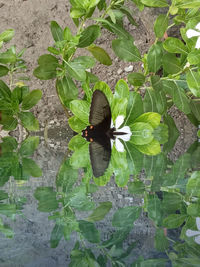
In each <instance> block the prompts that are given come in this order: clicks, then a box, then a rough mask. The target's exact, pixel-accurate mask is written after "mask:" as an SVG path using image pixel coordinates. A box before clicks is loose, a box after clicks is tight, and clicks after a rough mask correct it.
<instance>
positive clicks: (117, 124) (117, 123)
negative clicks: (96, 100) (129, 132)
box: [115, 115, 124, 129]
mask: <svg viewBox="0 0 200 267" xmlns="http://www.w3.org/2000/svg"><path fill="white" fill-rule="evenodd" d="M123 122H124V116H123V115H119V116H117V118H116V120H115V127H116V129H118V128H119V127H120V126H121V125H122V123H123Z"/></svg>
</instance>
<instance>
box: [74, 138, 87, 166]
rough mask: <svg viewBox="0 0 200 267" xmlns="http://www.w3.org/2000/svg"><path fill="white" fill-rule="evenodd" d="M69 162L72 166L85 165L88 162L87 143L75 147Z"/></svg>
mask: <svg viewBox="0 0 200 267" xmlns="http://www.w3.org/2000/svg"><path fill="white" fill-rule="evenodd" d="M70 164H71V166H72V167H74V168H81V167H86V166H88V164H89V143H88V142H87V143H86V144H84V145H83V146H82V147H81V148H79V149H77V150H76V151H75V152H74V153H73V154H72V156H71V158H70Z"/></svg>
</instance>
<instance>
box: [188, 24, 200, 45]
mask: <svg viewBox="0 0 200 267" xmlns="http://www.w3.org/2000/svg"><path fill="white" fill-rule="evenodd" d="M195 29H197V30H198V31H195V30H193V29H189V30H187V32H186V35H187V38H192V37H196V36H198V39H197V42H196V45H195V48H197V49H199V48H200V22H199V23H198V24H197V25H196V26H195Z"/></svg>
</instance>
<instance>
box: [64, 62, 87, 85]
mask: <svg viewBox="0 0 200 267" xmlns="http://www.w3.org/2000/svg"><path fill="white" fill-rule="evenodd" d="M66 69H67V72H68V73H69V75H70V76H71V77H73V78H74V79H76V80H78V81H85V80H86V72H85V68H83V66H82V65H80V64H79V63H77V62H73V61H71V62H68V63H67V66H66Z"/></svg>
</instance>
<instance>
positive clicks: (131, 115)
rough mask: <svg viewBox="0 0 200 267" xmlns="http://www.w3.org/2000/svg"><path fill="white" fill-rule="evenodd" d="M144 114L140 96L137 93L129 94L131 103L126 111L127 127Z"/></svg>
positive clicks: (129, 102)
mask: <svg viewBox="0 0 200 267" xmlns="http://www.w3.org/2000/svg"><path fill="white" fill-rule="evenodd" d="M143 112H144V110H143V102H142V98H141V96H140V94H138V93H136V92H130V93H129V101H128V105H127V109H126V121H125V125H130V124H132V123H133V122H134V120H135V119H136V118H137V117H138V116H140V115H141V114H142V113H143Z"/></svg>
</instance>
